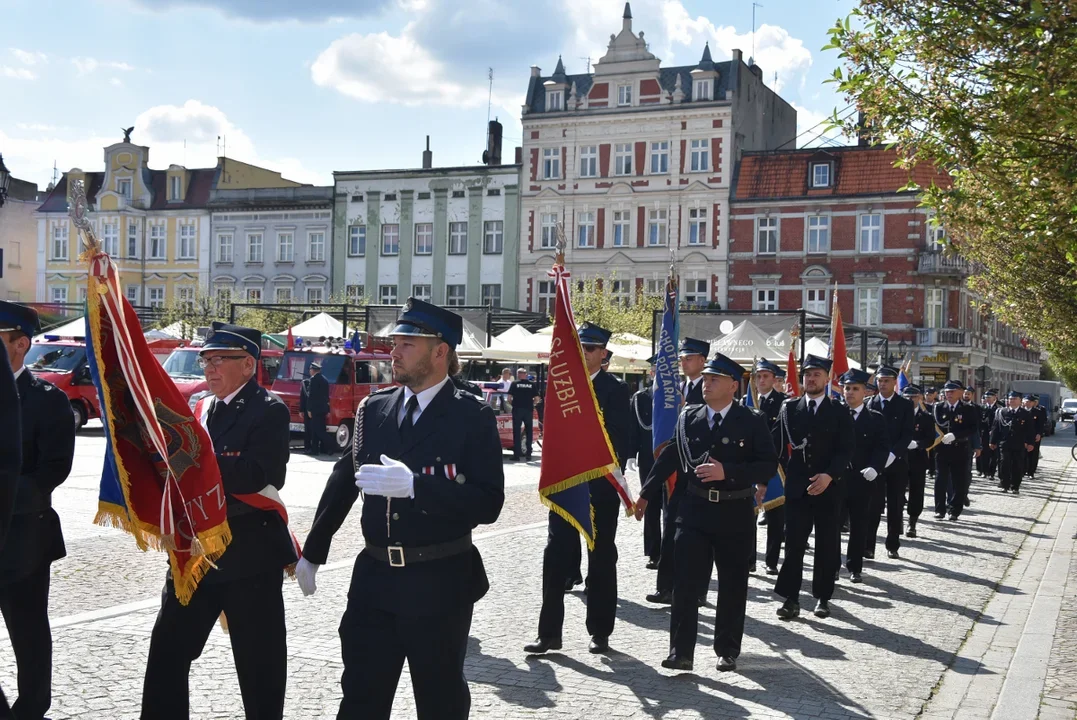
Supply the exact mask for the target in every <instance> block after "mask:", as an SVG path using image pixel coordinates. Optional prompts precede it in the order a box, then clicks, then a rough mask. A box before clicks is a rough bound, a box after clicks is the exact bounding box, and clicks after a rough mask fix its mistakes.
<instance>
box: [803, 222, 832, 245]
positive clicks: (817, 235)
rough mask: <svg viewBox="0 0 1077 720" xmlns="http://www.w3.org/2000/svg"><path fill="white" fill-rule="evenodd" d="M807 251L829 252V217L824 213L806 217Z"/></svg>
mask: <svg viewBox="0 0 1077 720" xmlns="http://www.w3.org/2000/svg"><path fill="white" fill-rule="evenodd" d="M808 252H809V253H826V252H830V218H829V217H828V216H826V215H811V216H809V217H808Z"/></svg>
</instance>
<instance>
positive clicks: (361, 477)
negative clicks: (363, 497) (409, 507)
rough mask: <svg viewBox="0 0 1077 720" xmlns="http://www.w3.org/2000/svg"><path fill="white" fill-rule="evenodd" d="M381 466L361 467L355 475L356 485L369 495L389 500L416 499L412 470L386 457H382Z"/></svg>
mask: <svg viewBox="0 0 1077 720" xmlns="http://www.w3.org/2000/svg"><path fill="white" fill-rule="evenodd" d="M381 463H382V464H381V465H360V466H359V472H357V473H355V484H356V485H357V486H358V487H359V489H360V490H362V491H363V492H365V493H366V494H368V495H382V496H383V497H387V498H405V497H406V498H413V497H415V475H414V474H412V472H411V469H410V468H409V467H408V466H407V465H405V464H404V463H402V462H400V461H399V460H393V459H392V458H391V457H388V456H386V455H382V456H381Z"/></svg>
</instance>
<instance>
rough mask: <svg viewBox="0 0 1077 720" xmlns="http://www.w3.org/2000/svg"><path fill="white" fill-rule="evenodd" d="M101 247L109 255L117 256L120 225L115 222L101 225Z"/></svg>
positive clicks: (118, 252)
mask: <svg viewBox="0 0 1077 720" xmlns="http://www.w3.org/2000/svg"><path fill="white" fill-rule="evenodd" d="M101 249H102V250H104V251H105V254H106V255H109V256H111V257H118V256H119V254H120V226H119V225H117V224H116V223H104V224H102V225H101Z"/></svg>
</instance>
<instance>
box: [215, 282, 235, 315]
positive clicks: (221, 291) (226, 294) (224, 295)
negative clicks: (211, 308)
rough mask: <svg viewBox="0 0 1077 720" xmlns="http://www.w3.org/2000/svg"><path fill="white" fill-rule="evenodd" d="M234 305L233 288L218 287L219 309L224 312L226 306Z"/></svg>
mask: <svg viewBox="0 0 1077 720" xmlns="http://www.w3.org/2000/svg"><path fill="white" fill-rule="evenodd" d="M231 304H232V288H230V287H224V286H218V287H217V307H218V308H219V309H220V310H223V309H224V308H225V306H227V305H231Z"/></svg>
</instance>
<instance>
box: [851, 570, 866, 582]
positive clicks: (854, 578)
mask: <svg viewBox="0 0 1077 720" xmlns="http://www.w3.org/2000/svg"><path fill="white" fill-rule="evenodd" d="M849 582H851V583H862V582H864V578H863V577H861V576H860V573H858V572H854V573H849Z"/></svg>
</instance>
